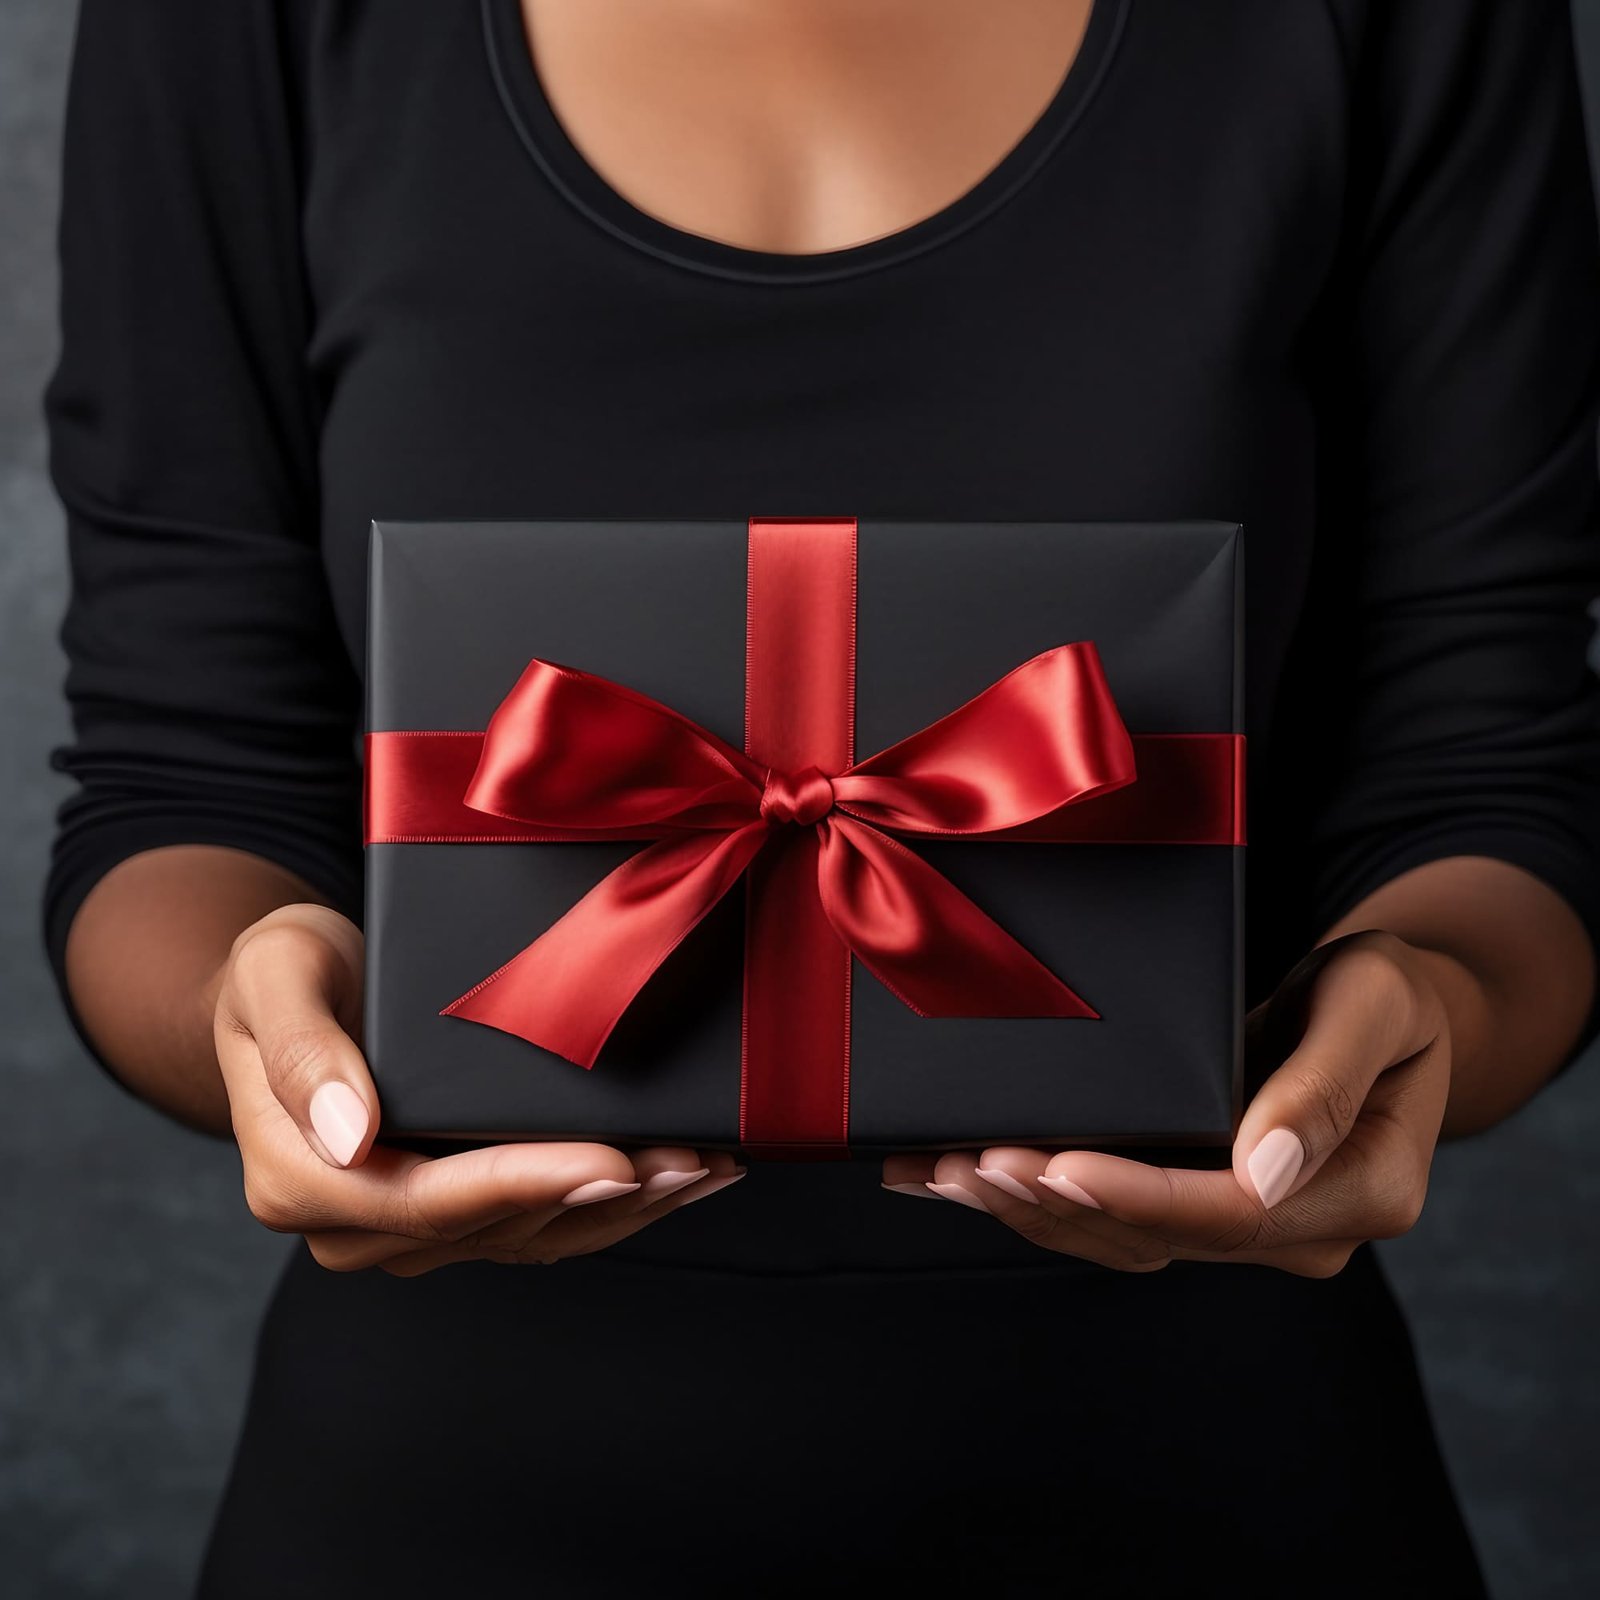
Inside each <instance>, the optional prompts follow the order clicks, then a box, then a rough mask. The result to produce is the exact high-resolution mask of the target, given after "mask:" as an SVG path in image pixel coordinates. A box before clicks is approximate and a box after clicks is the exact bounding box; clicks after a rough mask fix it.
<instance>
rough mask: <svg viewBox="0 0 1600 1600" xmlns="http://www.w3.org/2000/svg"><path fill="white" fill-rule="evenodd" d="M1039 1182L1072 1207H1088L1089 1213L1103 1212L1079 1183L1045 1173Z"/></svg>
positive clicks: (1101, 1207) (1102, 1208)
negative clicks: (1066, 1200)
mask: <svg viewBox="0 0 1600 1600" xmlns="http://www.w3.org/2000/svg"><path fill="white" fill-rule="evenodd" d="M1039 1182H1040V1183H1047V1184H1049V1185H1050V1187H1051V1188H1052V1189H1054V1190H1055V1192H1056V1193H1057V1194H1059V1195H1064V1196H1065V1197H1066V1198H1067V1199H1068V1200H1070V1201H1072V1203H1073V1204H1074V1205H1079V1206H1088V1208H1089V1209H1090V1210H1091V1211H1104V1210H1105V1207H1104V1206H1103V1205H1101V1204H1100V1202H1099V1201H1098V1200H1096V1199H1095V1197H1094V1196H1093V1195H1092V1194H1090V1193H1089V1191H1088V1190H1087V1189H1085V1188H1084V1187H1083V1185H1082V1184H1081V1183H1074V1182H1073V1181H1072V1179H1071V1178H1058V1177H1057V1176H1056V1175H1055V1174H1054V1173H1047V1174H1046V1175H1045V1176H1044V1177H1042V1178H1040V1179H1039Z"/></svg>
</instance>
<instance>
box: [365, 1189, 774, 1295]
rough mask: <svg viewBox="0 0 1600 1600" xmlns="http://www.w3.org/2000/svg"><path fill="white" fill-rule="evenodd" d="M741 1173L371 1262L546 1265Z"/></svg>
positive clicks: (421, 1266)
mask: <svg viewBox="0 0 1600 1600" xmlns="http://www.w3.org/2000/svg"><path fill="white" fill-rule="evenodd" d="M730 1164H731V1163H730ZM745 1171H746V1169H745V1168H743V1167H737V1168H735V1169H734V1170H731V1171H720V1170H718V1169H717V1167H716V1166H715V1164H713V1166H712V1168H711V1170H709V1171H708V1172H707V1173H706V1175H705V1176H704V1177H702V1178H700V1179H698V1180H697V1181H696V1182H694V1183H692V1184H685V1185H683V1186H682V1187H680V1188H679V1189H677V1190H675V1191H674V1192H673V1193H671V1194H668V1195H665V1196H663V1197H662V1198H660V1199H658V1200H656V1201H655V1202H653V1203H652V1204H649V1205H646V1206H643V1207H637V1208H635V1209H622V1208H624V1207H626V1206H628V1205H629V1203H630V1202H631V1201H632V1200H635V1199H636V1198H637V1196H628V1197H626V1198H624V1199H621V1200H617V1201H614V1202H610V1203H609V1204H607V1205H603V1206H596V1207H594V1208H592V1210H591V1211H585V1212H584V1213H583V1214H582V1216H581V1219H580V1216H579V1215H578V1214H577V1213H571V1214H569V1215H562V1216H556V1217H551V1218H540V1217H514V1218H508V1219H506V1220H505V1221H503V1222H500V1223H498V1224H495V1225H494V1226H491V1227H489V1228H486V1229H484V1230H482V1231H481V1232H480V1233H476V1234H473V1235H471V1236H469V1237H468V1238H466V1239H463V1240H461V1241H459V1242H457V1243H454V1244H447V1245H436V1246H422V1247H420V1248H416V1249H412V1250H408V1251H390V1252H384V1253H382V1254H381V1255H380V1256H376V1257H375V1258H374V1262H373V1264H376V1265H382V1266H383V1267H384V1269H385V1270H386V1271H388V1272H391V1273H393V1274H394V1275H395V1276H397V1277H406V1278H411V1277H418V1276H420V1275H421V1274H423V1273H425V1272H432V1271H435V1270H436V1269H437V1268H439V1267H444V1266H450V1265H452V1264H454V1263H456V1262H460V1261H474V1260H478V1261H496V1262H501V1263H504V1264H508V1265H510V1264H518V1265H528V1264H530V1263H536V1264H539V1265H545V1266H551V1265H554V1264H555V1263H556V1262H558V1261H564V1260H566V1259H567V1258H568V1257H570V1256H575V1255H590V1254H593V1253H594V1252H595V1251H597V1250H602V1249H605V1248H607V1247H608V1246H610V1245H613V1244H615V1243H617V1242H618V1241H619V1240H622V1239H626V1238H629V1237H630V1236H631V1235H633V1234H635V1233H638V1232H639V1231H640V1230H641V1229H642V1228H647V1227H649V1226H650V1225H651V1223H653V1222H657V1221H659V1220H660V1219H661V1218H663V1217H665V1216H666V1215H667V1214H668V1213H669V1212H672V1211H676V1210H679V1209H680V1208H682V1207H683V1206H687V1205H693V1204H694V1203H695V1202H696V1201H698V1200H704V1199H707V1198H709V1197H710V1196H711V1195H713V1194H716V1193H717V1192H718V1191H719V1190H722V1189H726V1188H728V1187H729V1186H730V1185H732V1184H735V1183H737V1182H738V1181H739V1180H740V1179H741V1178H742V1177H744V1175H745Z"/></svg>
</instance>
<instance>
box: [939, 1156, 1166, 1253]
mask: <svg viewBox="0 0 1600 1600" xmlns="http://www.w3.org/2000/svg"><path fill="white" fill-rule="evenodd" d="M1029 1157H1031V1158H1033V1159H1034V1160H1035V1161H1036V1162H1037V1163H1038V1164H1039V1166H1040V1167H1041V1168H1042V1166H1043V1164H1044V1162H1045V1159H1046V1158H1045V1156H1044V1154H1043V1152H1040V1151H1026V1150H1007V1151H1006V1152H1005V1153H1004V1157H1003V1158H1000V1157H997V1156H996V1155H995V1153H994V1152H990V1151H985V1152H984V1153H983V1156H982V1157H981V1158H979V1157H975V1156H973V1155H972V1154H971V1153H970V1152H968V1151H951V1152H947V1153H946V1154H944V1155H941V1156H940V1157H939V1158H938V1161H937V1162H936V1164H935V1167H934V1176H933V1179H932V1180H931V1182H930V1184H929V1190H930V1192H931V1193H933V1194H936V1195H937V1196H939V1198H941V1199H945V1200H952V1201H955V1202H957V1203H959V1204H962V1205H966V1206H970V1207H971V1208H973V1209H974V1210H978V1211H986V1212H988V1213H989V1214H990V1215H991V1216H993V1217H994V1218H995V1219H996V1220H997V1221H999V1222H1002V1223H1004V1224H1005V1225H1006V1226H1007V1227H1008V1228H1010V1229H1011V1230H1012V1231H1013V1232H1015V1233H1018V1234H1020V1235H1021V1236H1022V1237H1023V1238H1024V1239H1027V1240H1028V1241H1029V1243H1031V1244H1036V1245H1039V1246H1040V1247H1041V1248H1043V1249H1046V1250H1055V1251H1057V1252H1059V1253H1061V1254H1063V1255H1074V1256H1078V1257H1079V1258H1081V1259H1082V1260H1085V1261H1093V1262H1095V1263H1097V1264H1098V1265H1100V1266H1104V1267H1112V1268H1115V1269H1116V1270H1118V1271H1120V1272H1153V1271H1156V1270H1157V1269H1159V1268H1160V1267H1163V1266H1165V1265H1166V1264H1167V1261H1168V1260H1169V1259H1170V1252H1169V1250H1168V1249H1167V1246H1166V1243H1165V1241H1164V1240H1161V1239H1159V1238H1157V1237H1155V1236H1154V1235H1151V1234H1149V1233H1147V1232H1145V1231H1144V1230H1142V1229H1137V1228H1129V1227H1125V1226H1123V1225H1122V1224H1120V1223H1118V1222H1117V1221H1115V1220H1114V1219H1112V1218H1109V1217H1104V1216H1099V1215H1096V1214H1094V1213H1093V1212H1092V1211H1089V1210H1087V1209H1086V1208H1083V1207H1079V1206H1075V1205H1073V1204H1072V1203H1071V1202H1069V1201H1065V1200H1062V1199H1061V1198H1060V1197H1058V1196H1055V1195H1052V1194H1050V1193H1049V1191H1048V1190H1035V1189H1033V1188H1032V1185H1031V1184H1030V1183H1028V1182H1027V1181H1026V1180H1025V1179H1024V1178H1022V1177H1020V1176H1018V1174H1019V1173H1020V1172H1021V1171H1022V1169H1023V1167H1024V1166H1025V1164H1026V1162H1027V1159H1028V1158H1029ZM980 1159H982V1160H983V1161H984V1163H985V1166H984V1170H985V1172H987V1173H988V1174H989V1177H987V1178H985V1177H980V1176H979V1174H978V1165H979V1160H980ZM1002 1160H1003V1163H1004V1167H1005V1170H1006V1175H1007V1178H1008V1179H1009V1180H1010V1181H1008V1182H1006V1183H1004V1184H1001V1183H996V1182H995V1181H994V1177H995V1175H996V1174H997V1173H998V1172H999V1171H1000V1170H1001V1167H1002ZM1034 1194H1037V1195H1038V1198H1037V1199H1035V1198H1032V1195H1034Z"/></svg>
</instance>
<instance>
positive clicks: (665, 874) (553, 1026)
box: [440, 822, 769, 1067]
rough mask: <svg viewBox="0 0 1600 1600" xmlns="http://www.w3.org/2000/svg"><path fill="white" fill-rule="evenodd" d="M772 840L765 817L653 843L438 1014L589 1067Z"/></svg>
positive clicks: (624, 863)
mask: <svg viewBox="0 0 1600 1600" xmlns="http://www.w3.org/2000/svg"><path fill="white" fill-rule="evenodd" d="M768 836H769V831H768V829H767V826H766V824H765V823H762V822H752V823H749V824H747V825H746V826H744V827H742V828H737V829H735V830H733V831H732V832H729V833H693V834H688V835H682V836H676V837H673V838H669V839H662V840H659V841H658V842H657V843H655V844H652V845H651V846H649V848H647V849H645V850H641V851H640V852H639V853H638V855H636V856H632V857H630V858H629V859H628V860H627V861H624V862H623V864H622V865H621V866H620V867H618V868H617V869H616V870H615V871H614V872H612V873H610V874H608V875H607V876H606V877H605V878H603V879H601V881H600V882H599V883H598V884H596V885H595V887H594V888H593V889H591V890H590V891H589V893H588V894H586V895H585V896H584V897H583V899H581V900H580V901H579V902H578V903H577V904H576V905H575V906H573V908H572V909H571V910H570V911H569V912H567V914H566V915H565V916H564V917H562V918H561V920H560V921H559V922H556V923H554V924H552V925H551V926H550V927H549V928H548V929H546V931H545V932H544V933H542V934H541V935H540V936H539V937H538V938H537V939H535V940H534V941H533V943H532V944H530V945H529V946H528V947H527V948H526V949H525V950H522V951H521V952H519V953H518V954H517V955H515V956H513V957H512V958H511V960H509V961H508V962H507V963H506V964H505V965H504V966H503V967H501V968H500V969H499V970H498V971H497V972H493V973H491V974H490V975H489V976H488V977H487V978H485V979H484V980H483V981H482V982H481V983H479V984H477V985H476V986H474V987H473V988H471V989H469V990H468V991H467V992H466V993H465V994H464V995H461V996H460V997H459V998H457V999H455V1000H452V1001H451V1002H450V1004H449V1005H447V1006H445V1007H444V1008H443V1010H442V1011H441V1012H440V1015H441V1016H447V1017H463V1018H465V1019H466V1020H467V1021H469V1022H480V1023H482V1024H484V1025H485V1026H486V1027H490V1028H498V1029H500V1030H501V1032H503V1033H512V1034H515V1035H517V1037H518V1038H521V1039H526V1040H527V1041H528V1042H529V1043H530V1044H536V1045H539V1046H540V1047H541V1048H542V1049H545V1050H549V1051H552V1052H553V1053H554V1054H556V1055H558V1056H564V1057H565V1058H566V1059H567V1060H568V1061H572V1062H575V1063H576V1064H577V1065H578V1066H580V1067H592V1066H593V1065H594V1063H595V1059H596V1057H598V1056H599V1054H600V1050H601V1047H602V1046H603V1045H604V1044H605V1042H606V1040H607V1039H608V1038H609V1037H610V1036H611V1031H612V1029H613V1028H615V1027H616V1025H617V1021H618V1019H619V1018H620V1017H621V1016H622V1013H623V1012H624V1011H626V1010H627V1009H628V1007H629V1005H631V1004H632V1002H633V999H634V996H635V995H637V994H638V993H639V991H640V990H641V989H642V988H643V987H644V986H645V984H646V983H647V982H648V981H649V980H650V978H651V976H652V974H654V972H655V971H656V969H657V968H658V967H659V966H660V965H661V963H662V962H663V961H665V960H666V958H667V957H668V956H669V955H671V953H672V952H673V950H674V949H676V948H677V946H678V944H679V943H680V942H681V941H682V940H683V938H684V937H685V935H687V934H688V933H689V932H690V931H691V930H692V929H693V928H694V927H695V926H696V925H697V924H698V923H699V922H700V921H701V920H702V919H703V918H704V917H705V916H706V914H707V913H708V912H709V911H710V910H711V908H712V907H713V906H714V905H716V903H717V902H718V901H719V900H720V899H721V898H722V897H723V896H724V895H725V894H727V892H728V891H729V890H730V889H731V888H732V887H733V886H734V884H735V883H737V882H738V881H739V878H740V877H741V875H742V874H743V873H744V870H745V868H746V867H748V866H749V865H750V862H751V861H752V860H753V859H754V858H755V855H756V852H757V851H759V850H760V849H761V847H762V845H763V844H765V843H766V841H767V838H768Z"/></svg>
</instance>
